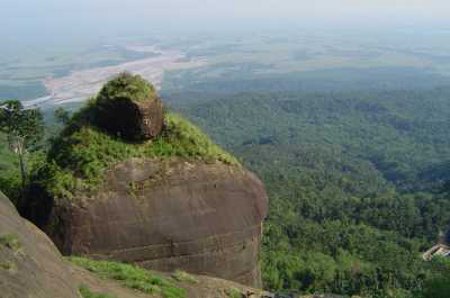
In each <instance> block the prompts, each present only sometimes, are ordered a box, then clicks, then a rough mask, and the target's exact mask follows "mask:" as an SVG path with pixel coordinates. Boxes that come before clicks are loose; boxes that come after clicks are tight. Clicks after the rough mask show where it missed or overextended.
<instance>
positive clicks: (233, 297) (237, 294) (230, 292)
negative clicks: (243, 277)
mask: <svg viewBox="0 0 450 298" xmlns="http://www.w3.org/2000/svg"><path fill="white" fill-rule="evenodd" d="M225 294H226V295H227V296H228V297H230V298H242V297H243V296H244V295H242V292H241V291H239V290H238V289H236V288H229V289H226V290H225Z"/></svg>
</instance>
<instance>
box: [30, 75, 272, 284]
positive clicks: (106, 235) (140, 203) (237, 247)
mask: <svg viewBox="0 0 450 298" xmlns="http://www.w3.org/2000/svg"><path fill="white" fill-rule="evenodd" d="M125 81H126V84H117V82H115V83H114V80H113V81H112V82H113V83H111V82H110V83H108V84H107V86H106V87H105V88H104V89H106V88H111V86H113V89H112V91H111V89H108V92H104V90H103V91H101V93H100V94H99V96H102V97H101V101H100V102H99V101H98V100H97V101H93V102H91V104H90V106H88V107H87V108H85V109H84V110H82V111H81V112H80V113H79V114H77V115H75V116H74V119H72V122H71V123H70V124H69V126H68V127H67V128H66V129H65V130H64V131H63V133H62V134H61V136H60V137H59V138H58V139H57V140H56V142H55V144H54V146H53V148H52V150H51V151H50V153H49V156H48V160H47V167H46V168H44V169H43V170H42V171H41V172H40V173H38V174H37V175H36V176H35V178H34V180H35V182H34V184H33V185H32V188H31V189H30V194H31V195H30V196H29V201H28V204H27V206H26V207H27V208H25V210H24V214H26V215H27V217H28V218H30V219H32V220H33V221H34V222H35V223H37V224H38V225H39V226H40V227H41V228H42V229H43V230H44V231H45V232H46V233H47V234H48V235H49V236H50V237H51V238H52V239H53V240H54V242H55V244H56V245H57V246H58V248H59V249H60V250H61V252H62V253H63V254H66V255H70V254H75V255H84V256H90V257H95V258H98V259H112V260H119V261H126V262H132V263H135V264H138V265H140V266H142V267H145V268H150V269H157V270H162V271H172V270H175V269H183V270H186V271H188V272H192V273H198V274H206V275H211V276H216V277H221V278H226V279H230V280H233V281H237V282H240V283H244V284H247V285H252V286H260V285H261V284H260V272H259V265H258V255H259V248H260V241H261V229H262V221H263V219H264V217H265V216H266V212H267V196H266V193H265V190H264V186H263V184H262V183H261V182H260V180H259V179H258V178H257V177H256V176H255V175H254V174H252V173H250V172H249V171H247V170H246V169H244V168H243V167H242V166H241V165H239V163H238V162H237V161H236V160H235V159H234V158H233V157H232V156H229V155H228V154H227V153H226V152H224V151H223V150H222V149H220V148H219V147H217V146H216V145H215V144H213V143H212V142H211V141H210V140H209V139H208V138H207V137H206V136H205V135H203V134H202V133H201V132H200V131H199V130H198V129H197V128H196V127H194V126H193V125H192V124H190V123H189V122H187V121H186V120H184V119H182V118H180V117H178V116H175V115H171V114H164V115H163V117H164V119H165V120H164V123H165V124H164V127H163V128H162V131H161V132H160V134H159V135H157V136H155V135H151V134H146V133H145V129H144V130H143V131H144V133H141V132H139V131H138V132H137V134H136V136H138V138H135V137H134V136H133V135H131V136H127V137H126V138H123V137H122V136H123V133H120V132H121V131H124V129H125V126H124V125H125V124H126V123H130V125H131V126H133V125H134V126H133V127H138V128H140V127H143V126H142V125H141V123H151V124H152V125H156V127H159V124H158V123H155V120H156V121H159V120H161V121H162V119H163V117H160V116H159V113H154V112H151V111H145V110H143V111H140V112H139V113H136V114H135V116H136V117H140V115H153V116H152V119H151V120H150V121H144V122H143V121H141V120H136V119H132V118H129V115H132V113H131V114H130V113H129V114H127V119H128V120H126V121H125V120H124V121H121V122H120V123H121V124H120V125H119V128H116V129H120V130H117V131H111V129H112V127H113V130H114V126H112V125H107V126H104V123H103V122H99V121H98V119H114V117H120V116H121V115H120V113H117V114H115V115H108V116H105V113H111V111H119V110H120V109H119V110H118V109H115V108H114V105H115V104H116V103H117V102H118V101H117V98H119V102H121V104H123V103H126V104H127V105H130V104H131V106H132V105H133V104H134V103H136V102H137V103H138V104H139V106H140V107H148V108H151V107H152V106H155V105H146V98H149V99H150V100H151V101H154V99H155V98H156V97H155V96H154V94H148V95H146V93H145V92H153V91H152V90H153V89H152V88H143V89H139V88H141V83H142V81H141V80H139V81H138V85H137V86H132V87H130V86H129V84H134V83H133V80H132V79H131V80H130V79H126V80H125ZM114 88H115V89H114ZM137 89H139V90H141V91H142V90H147V91H145V92H138V95H139V100H136V98H135V97H134V96H136V94H130V92H128V91H129V90H133V92H134V91H135V90H137ZM102 94H103V95H102ZM105 94H106V95H105ZM108 94H109V95H108ZM110 94H113V95H114V96H111V95H110ZM117 94H119V95H120V96H116V95H117ZM108 96H110V97H112V99H111V100H110V101H108ZM127 96H128V97H127ZM105 102H106V103H107V106H108V109H104V108H102V107H103V106H105ZM156 106H158V107H159V105H156ZM113 113H114V112H113ZM124 123H125V124H124ZM135 123H138V124H139V125H137V126H136V125H135ZM155 131H156V130H155ZM117 132H119V133H117ZM147 135H148V137H149V139H146V140H141V141H139V142H136V140H137V139H141V138H142V136H147ZM129 140H133V142H130V141H129Z"/></svg>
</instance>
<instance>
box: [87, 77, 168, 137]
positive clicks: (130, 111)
mask: <svg viewBox="0 0 450 298" xmlns="http://www.w3.org/2000/svg"><path fill="white" fill-rule="evenodd" d="M96 107H97V111H96V115H95V118H96V119H95V121H96V122H97V124H98V126H100V127H101V128H102V129H104V130H106V131H108V132H109V133H110V134H113V135H117V136H120V137H122V138H123V139H126V140H130V141H140V140H146V139H151V138H154V137H156V136H157V135H158V134H159V133H160V132H161V130H162V127H163V124H164V112H163V104H162V102H161V100H160V99H159V97H158V96H157V94H156V91H155V90H154V87H153V86H152V85H151V84H150V83H149V82H147V81H145V80H144V79H143V78H142V77H140V76H139V75H131V74H128V73H122V74H120V75H118V76H117V77H115V78H113V79H112V80H110V81H109V82H108V83H106V84H105V86H103V88H102V90H101V91H100V93H99V94H98V96H97V98H96Z"/></svg>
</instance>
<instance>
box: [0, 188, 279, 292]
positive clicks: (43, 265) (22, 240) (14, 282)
mask: <svg viewBox="0 0 450 298" xmlns="http://www.w3.org/2000/svg"><path fill="white" fill-rule="evenodd" d="M86 261H88V260H86ZM71 262H72V263H69V262H68V261H66V260H64V259H63V258H62V256H61V254H60V253H59V252H58V250H57V248H56V247H55V246H54V244H53V243H52V242H51V240H50V239H49V238H48V237H47V236H46V235H45V234H44V233H43V232H42V231H40V230H39V229H38V228H37V227H35V226H34V225H33V224H32V223H30V222H29V221H27V220H25V219H23V218H21V217H20V216H19V214H18V212H17V211H16V209H15V207H14V206H13V205H12V204H11V203H10V201H9V200H8V199H7V198H6V197H5V196H4V195H3V194H2V193H1V192H0V297H2V298H24V297H30V298H31V297H32V298H81V297H85V296H83V295H81V291H79V289H81V288H84V289H85V292H86V291H88V292H90V293H96V294H99V295H100V294H103V295H105V296H103V295H102V296H101V297H106V295H108V297H121V298H146V297H166V296H165V295H164V294H163V293H160V294H158V293H159V292H158V291H157V290H155V289H156V288H153V289H154V291H150V290H149V292H151V294H146V292H145V291H143V289H144V288H143V287H141V288H140V290H136V289H133V288H132V286H127V285H126V283H124V282H122V280H121V279H120V278H112V275H111V274H110V275H109V278H106V277H105V276H103V275H101V274H100V275H99V274H98V273H96V272H91V271H90V270H86V269H84V268H83V267H82V266H80V265H79V264H78V263H77V262H74V261H73V259H71ZM115 264H117V265H115V266H118V265H119V264H118V263H115ZM97 266H98V264H97ZM149 274H150V276H153V277H157V278H158V279H159V280H164V281H165V283H164V290H165V291H166V292H165V293H167V291H169V288H170V291H171V293H175V292H176V293H178V294H177V295H173V297H186V298H187V297H193V298H194V297H217V298H220V297H224V298H225V297H230V293H235V295H237V294H236V293H238V294H239V296H242V297H244V296H245V297H273V295H271V294H270V293H265V292H263V291H261V290H257V289H254V288H249V287H246V286H242V285H240V284H236V283H233V282H230V281H226V280H221V279H216V278H211V277H206V276H193V275H188V274H185V273H181V274H179V273H175V274H174V273H167V274H164V273H157V272H153V271H152V272H151V273H149ZM146 283H147V286H148V287H150V286H151V285H152V281H151V279H148V280H146ZM158 286H161V285H158ZM158 289H161V287H159V288H158ZM175 290H176V291H175ZM89 297H91V296H89ZM96 297H97V296H96ZM99 297H100V296H99ZM171 297H172V296H171ZM233 297H234V296H233Z"/></svg>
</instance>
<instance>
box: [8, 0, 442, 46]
mask: <svg viewBox="0 0 450 298" xmlns="http://www.w3.org/2000/svg"><path fill="white" fill-rule="evenodd" d="M1 3H2V10H1V11H0V18H1V19H2V22H3V23H4V24H3V26H1V28H2V29H0V33H1V34H2V36H4V37H9V38H11V39H13V40H17V39H20V38H21V37H29V36H35V37H36V35H37V34H41V35H42V36H51V37H52V38H59V37H64V36H65V37H67V35H70V36H73V37H74V38H77V37H81V36H83V35H92V36H98V35H108V36H110V35H116V36H120V35H125V34H132V33H136V34H141V33H143V32H149V31H151V30H167V31H201V30H203V31H204V30H208V31H214V30H222V31H223V30H252V29H270V28H275V29H279V28H284V27H287V26H303V27H308V26H310V27H321V28H328V29H330V28H341V27H342V28H357V29H363V28H372V29H373V28H380V29H383V28H384V29H386V28H387V29H389V28H401V27H405V26H406V27H413V28H422V27H423V28H428V27H432V28H436V29H445V30H447V29H448V28H450V21H449V20H450V3H448V2H447V1H441V0H438V1H436V0H434V1H415V0H413V1H385V0H382V1H354V0H353V1H352V0H343V1H342V0H341V1H337V0H328V1H324V0H319V1H314V2H311V1H303V0H300V1H294V0H285V1H283V2H281V3H280V1H274V0H260V1H257V0H247V1H238V0H230V1H211V0H184V1H181V0H166V1H163V0H154V1H151V2H150V3H149V1H145V0H129V1H127V2H123V1H119V0H96V1H89V0H78V1H55V0H28V1H10V0H2V1H1ZM205 25H208V26H205Z"/></svg>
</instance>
